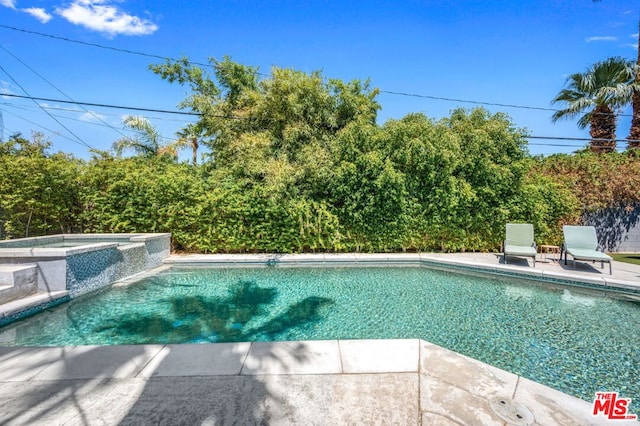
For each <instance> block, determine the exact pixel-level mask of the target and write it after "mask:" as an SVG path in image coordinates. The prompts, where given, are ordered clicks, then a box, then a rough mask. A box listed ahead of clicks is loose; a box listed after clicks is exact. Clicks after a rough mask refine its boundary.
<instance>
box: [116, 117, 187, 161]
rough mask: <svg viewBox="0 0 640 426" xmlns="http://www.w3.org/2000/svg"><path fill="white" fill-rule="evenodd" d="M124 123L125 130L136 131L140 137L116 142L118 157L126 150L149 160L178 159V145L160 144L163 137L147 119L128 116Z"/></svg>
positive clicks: (125, 138)
mask: <svg viewBox="0 0 640 426" xmlns="http://www.w3.org/2000/svg"><path fill="white" fill-rule="evenodd" d="M122 121H123V123H124V127H125V128H127V129H131V130H135V131H136V132H137V133H138V135H137V136H135V137H124V138H121V139H118V140H117V141H115V142H114V143H113V150H114V151H115V152H116V154H117V155H122V152H123V151H124V150H126V149H131V150H133V151H134V152H135V153H136V154H138V155H140V156H143V157H148V158H152V157H162V156H169V157H171V158H174V159H175V158H177V157H178V152H177V144H176V143H175V142H174V143H170V144H167V145H162V144H161V143H160V139H161V138H162V135H160V132H158V129H156V128H155V127H154V126H153V124H151V122H150V121H149V120H147V119H146V118H144V117H140V116H133V115H127V116H125V117H124V118H123V120H122Z"/></svg>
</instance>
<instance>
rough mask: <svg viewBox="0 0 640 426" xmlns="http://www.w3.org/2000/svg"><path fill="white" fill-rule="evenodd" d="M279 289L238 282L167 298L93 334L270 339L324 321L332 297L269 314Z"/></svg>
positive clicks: (142, 339)
mask: <svg viewBox="0 0 640 426" xmlns="http://www.w3.org/2000/svg"><path fill="white" fill-rule="evenodd" d="M277 296H278V292H277V290H276V289H274V288H264V287H260V286H258V284H257V283H256V282H255V281H245V280H240V281H238V282H237V283H235V284H234V285H232V286H230V288H229V290H228V292H227V294H226V295H225V296H223V297H216V296H201V295H197V296H187V297H171V298H168V299H166V300H165V304H166V305H167V306H169V309H168V311H167V312H163V313H161V314H153V315H142V316H139V317H136V318H129V319H119V318H112V319H111V320H108V321H106V324H102V325H100V326H99V327H98V328H96V329H95V331H96V332H101V333H107V334H111V335H117V336H119V337H123V336H124V337H125V341H131V342H136V343H219V342H250V341H272V340H277V337H278V336H280V335H283V333H285V332H287V331H288V330H291V329H293V328H296V327H302V326H306V325H309V324H313V323H316V322H318V321H320V320H322V313H321V311H322V309H323V308H324V307H325V306H329V305H331V304H333V303H334V302H333V300H332V299H328V298H324V297H318V296H312V297H307V298H305V299H303V300H301V301H298V302H296V303H294V304H292V305H290V306H288V307H287V308H286V310H284V311H283V312H281V313H279V314H277V315H275V316H271V311H270V310H271V308H272V306H273V304H274V302H275V301H276V298H277Z"/></svg>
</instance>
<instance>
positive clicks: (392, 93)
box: [0, 24, 631, 117]
mask: <svg viewBox="0 0 640 426" xmlns="http://www.w3.org/2000/svg"><path fill="white" fill-rule="evenodd" d="M0 28H5V29H9V30H13V31H20V32H23V33H27V34H35V35H38V36H42V37H48V38H52V39H56V40H62V41H66V42H70V43H77V44H82V45H86V46H91V47H97V48H100V49H107V50H112V51H116V52H121V53H127V54H130V55H138V56H145V57H149V58H155V59H161V60H163V61H166V60H170V61H178V59H175V58H171V57H167V56H161V55H155V54H150V53H145V52H140V51H136V50H129V49H121V48H116V47H111V46H104V45H101V44H97V43H88V42H84V41H81V40H74V39H70V38H67V37H60V36H55V35H52V34H45V33H41V32H38V31H31V30H25V29H21V28H16V27H12V26H9V25H2V24H0ZM189 62H190V63H191V64H194V65H200V66H204V67H210V66H211V64H205V63H202V62H193V61H189ZM257 74H258V75H264V74H262V73H259V72H257ZM380 93H386V94H388V95H395V96H406V97H413V98H423V99H433V100H439V101H448V102H458V103H468V104H473V105H486V106H498V107H502V108H515V109H526V110H532V111H549V112H558V111H561V110H559V109H554V108H545V107H536V106H528V105H517V104H505V103H498V102H484V101H476V100H469V99H457V98H447V97H442V96H432V95H423V94H417V93H406V92H396V91H391V90H380ZM592 114H603V115H606V113H595V112H594V113H592ZM618 116H619V117H631V115H630V114H619V115H618Z"/></svg>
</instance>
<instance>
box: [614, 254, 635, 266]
mask: <svg viewBox="0 0 640 426" xmlns="http://www.w3.org/2000/svg"><path fill="white" fill-rule="evenodd" d="M611 257H613V260H615V261H618V262H625V263H633V264H634V265H640V254H611Z"/></svg>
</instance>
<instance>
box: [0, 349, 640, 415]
mask: <svg viewBox="0 0 640 426" xmlns="http://www.w3.org/2000/svg"><path fill="white" fill-rule="evenodd" d="M0 364H1V365H2V366H3V368H2V370H1V371H0V404H1V405H0V406H1V407H2V409H1V410H0V423H2V424H8V425H25V424H29V425H40V424H42V425H62V424H64V425H93V424H107V425H116V424H119V425H129V424H131V425H133V424H135V425H139V424H153V425H156V424H162V425H165V424H166V425H182V424H184V425H195V424H202V425H219V424H220V425H222V424H242V425H245V424H247V425H253V424H276V425H278V424H282V425H285V424H287V425H288V424H305V425H325V424H326V425H336V424H380V425H387V424H394V425H395V424H397V425H508V424H539V425H587V424H618V425H624V424H638V423H636V422H631V421H620V420H616V421H611V420H606V419H604V418H603V416H598V417H595V416H593V415H592V414H591V413H592V403H590V402H587V401H582V400H580V399H577V398H574V397H572V396H568V395H566V394H563V393H561V392H558V391H556V390H553V389H551V388H548V387H546V386H543V385H540V384H537V383H535V382H533V381H530V380H528V379H525V378H523V377H518V376H517V375H515V374H512V373H509V372H506V371H503V370H500V369H498V368H495V367H491V366H489V365H486V364H483V363H481V362H479V361H475V360H473V359H471V358H467V357H465V356H463V355H460V354H457V353H455V352H451V351H449V350H447V349H444V348H442V347H439V346H436V345H433V344H430V343H427V342H425V341H421V340H339V341H338V340H329V341H305V342H275V343H220V344H205V345H132V346H78V347H51V348H0ZM492 401H493V402H494V403H495V401H502V402H503V403H506V404H510V403H511V402H512V401H515V402H517V403H518V404H521V405H522V406H524V407H526V408H527V409H528V410H529V413H530V414H531V415H532V419H533V422H534V423H533V422H526V420H527V417H526V416H528V415H529V413H526V412H523V411H520V413H522V414H521V417H522V418H523V419H524V420H521V423H517V421H518V418H517V417H514V419H515V420H514V422H507V421H505V420H504V419H503V418H501V417H499V416H498V415H497V414H495V412H494V411H493V410H492V409H491V404H492ZM528 420H531V418H528Z"/></svg>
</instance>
